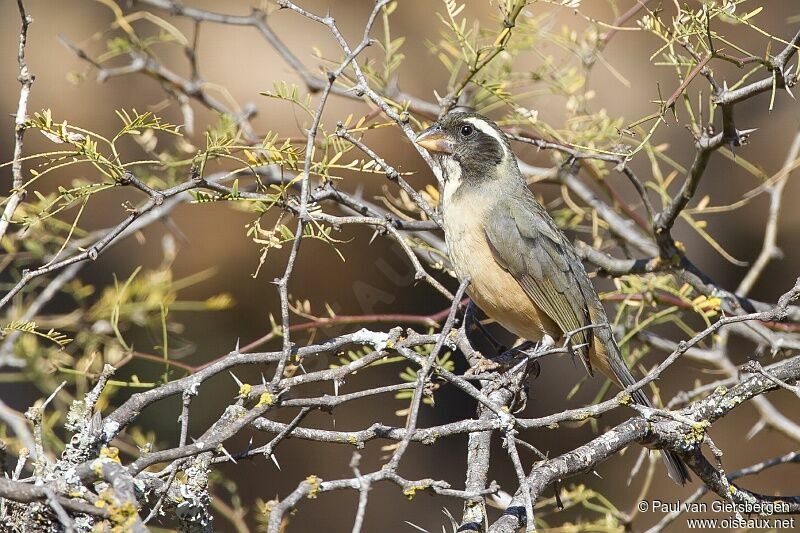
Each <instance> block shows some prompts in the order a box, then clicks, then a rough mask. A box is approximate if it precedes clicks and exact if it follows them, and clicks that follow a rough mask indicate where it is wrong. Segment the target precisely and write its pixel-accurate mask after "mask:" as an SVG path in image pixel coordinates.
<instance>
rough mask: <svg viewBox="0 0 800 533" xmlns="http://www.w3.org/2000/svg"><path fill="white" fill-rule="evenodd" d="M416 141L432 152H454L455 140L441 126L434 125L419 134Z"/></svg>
mask: <svg viewBox="0 0 800 533" xmlns="http://www.w3.org/2000/svg"><path fill="white" fill-rule="evenodd" d="M414 142H415V143H417V144H418V145H420V146H422V147H423V148H425V149H426V150H427V151H429V152H432V153H438V154H448V155H449V154H452V153H453V142H452V141H451V140H450V139H449V138H448V137H447V135H446V134H445V133H444V132H443V131H442V129H441V128H440V127H439V126H433V127H430V128H428V129H427V130H425V131H423V132H422V133H420V134H419V135H417V138H416V139H414Z"/></svg>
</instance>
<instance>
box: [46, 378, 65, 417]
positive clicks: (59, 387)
mask: <svg viewBox="0 0 800 533" xmlns="http://www.w3.org/2000/svg"><path fill="white" fill-rule="evenodd" d="M66 384H67V382H66V381H62V382H61V385H59V386H58V387H56V390H54V391H53V394H51V395H50V396H48V397H47V399H46V400H45V401H44V403H43V404H42V411H44V409H45V407H47V406H48V405H49V404H50V402H52V401H53V398H55V397H56V394H58V393H59V391H60V390H61V389H63V388H64V386H65V385H66Z"/></svg>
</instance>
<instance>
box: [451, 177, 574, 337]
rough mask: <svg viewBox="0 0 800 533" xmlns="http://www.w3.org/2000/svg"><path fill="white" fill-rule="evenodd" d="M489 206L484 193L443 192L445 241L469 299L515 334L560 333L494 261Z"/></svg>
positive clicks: (509, 275)
mask: <svg viewBox="0 0 800 533" xmlns="http://www.w3.org/2000/svg"><path fill="white" fill-rule="evenodd" d="M445 201H447V202H448V203H445ZM490 206H491V199H490V198H488V197H487V196H486V195H483V194H477V193H471V192H470V193H466V192H465V191H460V192H459V194H457V195H451V196H450V197H449V198H447V200H445V195H443V203H442V211H443V219H444V233H445V240H446V242H447V249H448V253H449V255H450V261H451V263H452V265H453V270H454V272H455V273H456V276H457V277H458V278H459V280H463V279H465V278H467V277H469V279H470V285H469V287H468V288H467V293H468V294H469V296H470V298H472V299H473V301H474V302H475V303H476V304H477V305H478V307H480V308H481V309H482V310H483V311H484V312H485V313H486V314H487V315H489V316H490V317H491V318H493V319H495V320H496V321H497V322H499V323H500V324H501V325H502V326H503V327H505V328H506V329H507V330H509V331H511V332H512V333H514V334H515V335H517V336H519V337H522V338H525V339H528V340H534V341H535V340H538V339H540V338H541V337H542V332H543V328H544V331H545V332H547V333H548V334H550V335H553V334H554V333H555V334H556V335H555V336H558V332H557V331H555V332H551V331H550V330H551V329H552V328H553V324H552V321H551V320H550V319H549V318H548V317H547V316H546V315H543V314H541V313H540V311H539V309H538V308H537V307H536V306H534V304H533V302H532V301H531V299H530V298H529V297H528V295H527V294H526V293H525V291H524V290H523V289H522V287H521V286H520V285H519V283H517V280H516V279H514V277H513V276H512V275H511V274H509V273H508V272H507V271H506V270H505V269H504V268H502V267H501V266H500V265H499V264H498V263H497V261H496V260H495V258H494V255H493V254H492V251H491V249H490V248H489V243H488V241H487V240H486V233H485V231H484V225H485V224H486V220H487V218H486V217H487V216H490ZM520 244H521V245H522V243H520ZM543 324H544V326H543Z"/></svg>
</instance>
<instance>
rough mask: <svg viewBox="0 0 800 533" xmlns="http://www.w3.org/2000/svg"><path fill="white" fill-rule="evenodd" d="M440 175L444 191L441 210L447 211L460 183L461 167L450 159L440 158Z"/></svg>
mask: <svg viewBox="0 0 800 533" xmlns="http://www.w3.org/2000/svg"><path fill="white" fill-rule="evenodd" d="M442 173H443V174H444V177H445V179H444V190H443V191H442V209H447V206H448V205H450V204H451V203H452V201H453V195H454V194H455V193H456V191H457V190H458V188H459V187H460V186H461V183H462V181H463V180H462V176H461V165H459V164H458V161H456V160H455V159H454V158H452V157H443V158H442Z"/></svg>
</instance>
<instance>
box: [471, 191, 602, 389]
mask: <svg viewBox="0 0 800 533" xmlns="http://www.w3.org/2000/svg"><path fill="white" fill-rule="evenodd" d="M526 193H527V194H525V195H524V196H523V197H522V198H514V200H513V202H508V201H500V202H498V204H497V205H496V206H495V208H494V210H493V212H492V213H490V214H489V216H488V217H487V218H488V220H491V223H489V224H487V225H486V229H485V232H486V239H487V240H488V242H489V247H490V248H491V249H492V252H493V253H494V255H495V259H496V261H497V262H498V263H499V264H500V265H501V266H502V267H503V268H504V269H505V270H507V271H508V272H509V273H510V274H511V275H512V276H513V277H514V279H516V280H517V282H518V283H519V284H520V286H521V287H522V289H523V290H524V291H525V293H526V294H527V295H528V297H529V298H530V299H531V301H532V302H533V303H534V304H535V305H536V306H537V307H538V308H539V309H541V310H542V311H543V312H544V314H546V315H547V316H548V317H550V319H551V320H552V321H553V322H555V324H556V325H557V326H558V327H559V328H560V329H561V332H562V333H566V332H569V331H575V330H577V329H579V328H582V327H584V326H587V325H589V324H591V320H590V318H589V309H588V305H589V304H590V302H591V298H592V297H593V295H594V293H593V292H591V293H590V294H586V291H587V287H586V284H588V283H589V280H588V278H587V276H586V273H585V272H584V271H583V265H582V264H581V262H580V258H578V256H577V254H576V253H575V251H574V249H573V248H572V245H571V244H570V243H569V242H568V241H567V240H566V237H565V236H564V234H563V233H561V230H559V229H558V228H557V227H556V225H555V223H554V222H553V220H552V219H551V218H550V215H549V214H547V212H546V211H545V209H544V208H543V207H542V206H541V205H540V204H539V202H537V201H536V199H535V198H533V195H532V194H531V193H530V192H529V191H526ZM592 291H593V289H592ZM571 338H572V343H573V344H575V345H578V344H587V346H586V347H584V348H579V349H576V352H577V353H578V354H579V355H580V356H581V360H582V361H583V363H584V365H585V366H586V369H587V370H588V371H589V373H590V374H591V373H592V367H591V364H590V362H589V355H588V354H589V349H588V345H589V344H590V343H591V342H592V338H593V335H592V332H591V330H588V329H586V330H582V331H580V332H578V333H576V334H574V335H573V336H572V337H571Z"/></svg>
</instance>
